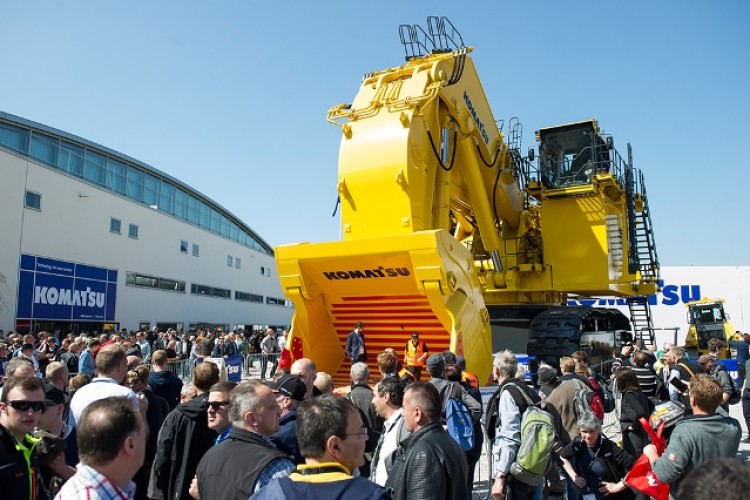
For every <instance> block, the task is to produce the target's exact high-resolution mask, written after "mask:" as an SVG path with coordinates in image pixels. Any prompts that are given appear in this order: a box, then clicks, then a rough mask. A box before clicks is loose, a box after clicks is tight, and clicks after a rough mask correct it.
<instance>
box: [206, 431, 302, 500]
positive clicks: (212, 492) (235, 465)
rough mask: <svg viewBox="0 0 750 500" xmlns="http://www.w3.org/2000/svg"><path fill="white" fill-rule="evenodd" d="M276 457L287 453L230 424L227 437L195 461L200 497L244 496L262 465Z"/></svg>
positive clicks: (239, 499) (225, 498) (249, 492)
mask: <svg viewBox="0 0 750 500" xmlns="http://www.w3.org/2000/svg"><path fill="white" fill-rule="evenodd" d="M277 458H284V459H288V458H289V457H288V456H287V455H286V454H285V453H283V452H281V451H279V450H277V449H276V448H274V447H273V446H272V445H271V444H269V442H268V441H267V440H266V439H265V438H263V437H262V436H260V435H259V434H256V433H254V432H250V431H246V430H245V429H240V428H239V427H232V431H231V432H230V433H229V437H228V438H227V439H225V440H224V441H222V442H221V443H220V444H219V445H217V446H214V447H213V448H211V449H210V450H208V451H207V452H206V454H205V455H204V456H203V458H202V459H201V461H200V464H199V465H198V470H197V473H198V491H200V496H201V498H206V499H213V498H215V499H217V500H218V499H222V500H229V499H237V500H246V499H247V498H248V497H249V496H250V495H252V494H253V491H254V490H255V483H256V482H257V480H258V477H259V476H260V474H261V472H263V469H265V468H266V466H268V464H270V463H271V461H273V460H275V459H277ZM291 467H292V466H291V465H290V468H291Z"/></svg>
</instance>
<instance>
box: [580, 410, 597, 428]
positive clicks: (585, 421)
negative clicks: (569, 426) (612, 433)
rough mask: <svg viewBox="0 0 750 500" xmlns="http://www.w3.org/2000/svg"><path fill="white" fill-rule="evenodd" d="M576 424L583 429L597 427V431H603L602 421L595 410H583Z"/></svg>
mask: <svg viewBox="0 0 750 500" xmlns="http://www.w3.org/2000/svg"><path fill="white" fill-rule="evenodd" d="M576 426H577V427H578V429H583V430H585V431H593V430H594V429H596V430H597V431H601V430H602V421H601V420H599V418H598V417H597V416H596V414H594V412H591V411H586V412H583V413H582V414H581V416H580V417H578V420H577V421H576Z"/></svg>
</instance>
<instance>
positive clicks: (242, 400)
mask: <svg viewBox="0 0 750 500" xmlns="http://www.w3.org/2000/svg"><path fill="white" fill-rule="evenodd" d="M261 387H268V386H267V385H266V384H265V383H264V382H263V381H262V380H259V379H253V380H246V381H244V382H241V383H240V384H238V385H237V387H235V388H234V389H232V392H230V393H229V420H230V421H231V422H232V425H236V426H238V427H239V426H241V425H242V423H243V422H244V420H245V414H246V413H247V412H249V411H252V412H257V411H258V409H259V407H260V405H261V404H262V403H263V401H262V399H261V397H260V396H259V395H258V389H259V388H261Z"/></svg>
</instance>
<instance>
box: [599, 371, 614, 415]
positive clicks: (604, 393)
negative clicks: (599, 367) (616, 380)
mask: <svg viewBox="0 0 750 500" xmlns="http://www.w3.org/2000/svg"><path fill="white" fill-rule="evenodd" d="M594 380H596V383H597V384H599V393H600V396H601V397H602V404H603V406H604V413H609V412H612V411H614V410H615V396H614V394H612V388H611V386H610V385H609V381H608V380H606V379H605V378H604V377H602V376H601V375H599V374H598V373H597V374H595V375H594Z"/></svg>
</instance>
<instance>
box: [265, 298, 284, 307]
mask: <svg viewBox="0 0 750 500" xmlns="http://www.w3.org/2000/svg"><path fill="white" fill-rule="evenodd" d="M266 304H269V305H272V306H285V305H286V299H277V298H276V297H266Z"/></svg>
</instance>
